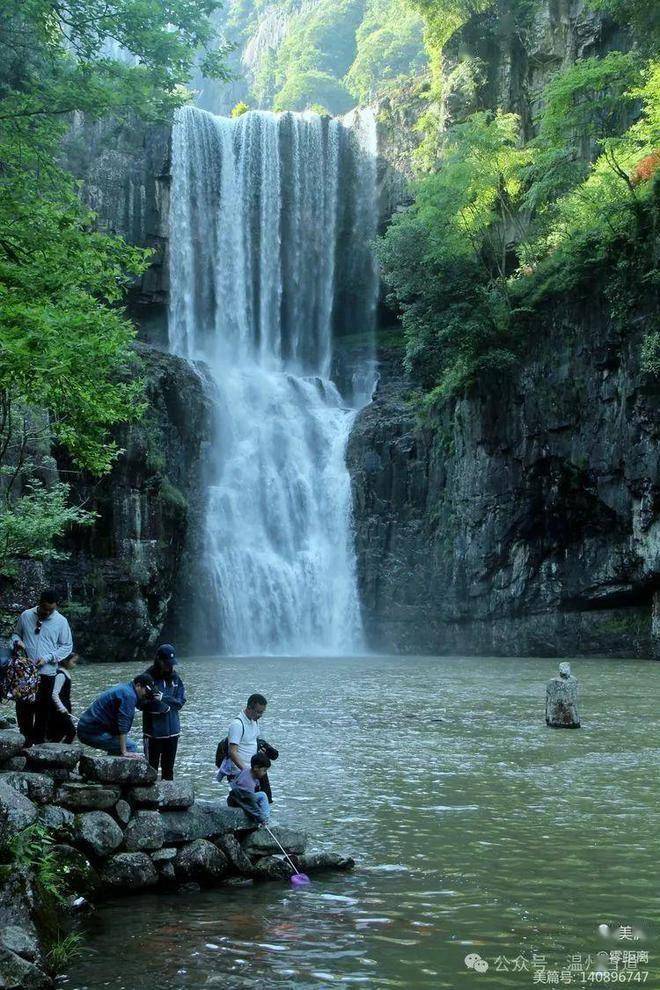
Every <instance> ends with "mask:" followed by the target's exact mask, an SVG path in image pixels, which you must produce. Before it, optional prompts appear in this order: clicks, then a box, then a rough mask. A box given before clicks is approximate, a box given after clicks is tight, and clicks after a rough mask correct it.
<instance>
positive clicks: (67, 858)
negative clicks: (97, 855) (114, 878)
mask: <svg viewBox="0 0 660 990" xmlns="http://www.w3.org/2000/svg"><path fill="white" fill-rule="evenodd" d="M51 852H52V854H53V856H54V857H55V861H56V862H57V867H58V872H59V873H60V874H61V875H62V876H63V877H64V879H65V884H66V890H67V893H68V894H70V895H81V896H83V897H94V896H95V895H96V894H97V893H98V891H99V888H100V883H101V881H100V879H99V875H98V873H97V872H96V870H95V869H94V867H93V866H92V864H91V863H90V861H89V860H88V859H87V857H86V856H85V854H84V853H82V852H81V851H80V850H79V849H75V848H74V847H73V846H71V845H68V844H67V843H56V844H55V845H53V846H51Z"/></svg>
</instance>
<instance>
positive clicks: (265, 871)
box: [252, 856, 294, 880]
mask: <svg viewBox="0 0 660 990" xmlns="http://www.w3.org/2000/svg"><path fill="white" fill-rule="evenodd" d="M293 873H294V871H293V869H292V867H291V866H290V865H289V863H288V862H287V861H286V860H285V859H284V858H283V857H281V856H280V857H279V858H278V857H277V856H261V857H259V859H257V860H255V862H254V863H253V865H252V876H253V877H254V879H255V880H288V879H289V878H290V877H291V876H293Z"/></svg>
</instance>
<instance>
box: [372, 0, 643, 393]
mask: <svg viewBox="0 0 660 990" xmlns="http://www.w3.org/2000/svg"><path fill="white" fill-rule="evenodd" d="M411 2H413V0H411ZM414 6H415V7H416V8H417V9H419V10H421V11H422V13H423V14H424V16H425V19H426V21H427V43H428V44H429V46H430V54H431V56H432V57H434V58H435V57H438V56H439V55H441V54H442V52H443V51H444V46H446V45H447V43H448V42H449V39H450V38H451V37H452V35H453V34H454V33H455V32H456V31H458V30H459V29H464V30H467V29H468V28H470V29H472V31H473V34H474V36H476V37H477V38H483V31H484V30H485V29H482V28H480V27H479V25H482V24H483V18H484V16H486V15H485V14H484V11H486V10H488V15H487V16H488V17H489V18H490V19H491V20H490V21H489V30H491V29H492V24H493V22H492V18H493V17H495V18H498V17H500V16H503V10H504V7H503V5H502V3H498V4H495V5H493V4H490V3H484V4H481V3H476V4H474V5H472V4H466V3H462V2H461V3H455V2H453V0H452V2H448V0H424V2H423V3H421V2H419V0H414ZM519 7H520V5H519V4H518V8H519ZM500 8H502V9H500ZM537 8H540V4H537V5H534V4H526V7H525V13H526V16H527V17H529V18H533V16H534V13H535V9H537ZM516 9H517V8H516ZM613 9H614V8H613ZM636 9H638V12H641V11H642V10H643V8H642V6H641V5H639V7H638V8H636ZM508 10H509V13H512V12H514V8H513V7H512V6H511V4H509V5H508ZM640 16H641V13H640ZM652 29H653V23H652V18H651V17H650V14H649V19H648V30H649V32H650V31H652ZM501 30H502V31H506V30H507V27H506V22H505V21H504V22H503V23H502V25H501ZM647 40H648V39H647ZM455 48H456V49H457V50H458V51H459V52H460V49H461V45H460V44H458V45H456V46H455ZM466 58H467V60H468V61H469V58H468V57H467V56H466ZM466 58H463V57H462V56H461V57H459V59H458V65H459V67H460V66H461V65H465V62H466ZM461 59H462V61H461ZM473 62H474V60H473ZM445 63H446V65H445ZM437 66H441V67H443V68H442V71H443V72H444V75H442V73H441V75H440V76H439V77H438V76H436V77H435V80H434V88H433V90H432V100H431V103H430V105H429V106H428V109H427V110H426V112H425V113H424V114H423V115H422V118H421V121H420V125H419V126H420V129H421V130H422V131H423V133H424V140H423V141H422V143H421V145H420V148H419V150H418V152H417V170H418V179H417V181H416V182H415V183H414V185H413V189H412V193H413V202H412V205H411V206H410V208H409V209H408V210H406V211H404V212H403V213H400V214H398V215H397V216H396V217H395V218H394V220H393V222H392V223H391V225H390V227H389V229H388V231H387V232H386V234H385V236H384V237H383V238H382V239H381V241H380V244H379V255H380V260H381V265H382V269H383V276H384V279H385V282H386V284H387V285H388V287H389V289H390V298H391V300H392V302H393V304H394V305H395V306H396V307H398V308H399V309H400V311H401V313H402V317H401V318H402V324H403V330H404V337H405V342H406V354H407V363H408V367H409V368H410V369H411V370H412V371H413V372H414V373H415V375H416V376H417V378H418V379H419V380H420V382H421V384H422V386H423V387H424V389H426V390H427V393H428V398H427V401H430V402H434V401H435V400H436V399H438V398H440V397H442V396H445V395H448V394H451V393H452V392H454V391H456V390H457V389H462V388H464V387H466V386H468V385H470V384H471V383H473V382H474V381H475V380H476V379H477V378H479V377H482V376H483V375H491V376H493V375H494V376H499V375H500V374H501V373H502V371H503V370H505V369H507V368H512V367H515V366H516V365H517V364H518V362H519V360H520V357H519V356H520V353H521V351H522V349H523V348H524V346H525V341H526V337H527V332H528V327H529V326H530V322H531V320H530V317H531V315H532V313H533V311H534V309H535V307H538V306H540V305H542V304H543V302H544V300H545V299H547V298H549V297H551V296H553V295H557V294H562V293H566V292H568V291H577V290H578V286H579V285H580V284H581V283H585V282H586V281H587V280H592V281H595V282H599V283H605V284H606V285H607V287H608V288H607V291H608V293H609V296H610V297H611V300H612V312H613V314H615V315H616V318H617V320H618V321H619V322H620V324H621V325H622V327H625V323H626V320H627V319H630V318H631V316H632V314H633V313H634V309H635V305H636V303H638V302H639V301H640V300H642V299H648V297H649V295H650V294H651V293H653V292H654V291H657V282H656V281H655V280H656V279H657V268H656V261H657V217H658V209H657V207H658V200H659V194H660V181H659V179H660V175H659V173H658V166H659V165H660V64H659V63H658V62H654V61H653V60H651V59H649V58H645V57H644V55H643V52H642V51H640V49H639V48H634V49H631V50H629V51H626V52H623V51H611V52H609V53H607V54H605V55H604V56H603V57H600V58H599V57H589V58H583V59H579V60H577V61H576V62H575V63H574V64H573V65H571V66H569V67H568V68H565V69H563V71H562V70H559V71H557V73H556V74H555V76H554V78H552V79H550V81H549V82H548V84H547V85H546V86H545V88H544V90H543V92H542V94H539V95H540V99H538V100H537V101H536V103H535V107H536V110H535V113H534V116H533V120H532V122H531V125H532V126H531V136H530V137H529V138H528V139H527V140H525V139H524V134H525V131H524V129H523V126H522V121H521V120H520V118H519V117H518V116H517V115H516V114H512V113H507V112H505V111H506V110H507V109H508V108H507V106H506V105H504V106H503V107H500V108H498V107H496V106H490V107H488V108H484V109H476V112H475V103H476V105H477V106H478V105H479V99H480V98H481V99H482V100H483V98H484V92H483V89H482V91H481V93H479V86H478V85H476V86H475V87H474V88H473V89H472V90H470V92H469V98H468V99H465V100H464V101H463V103H462V104H460V105H459V109H458V110H457V108H456V105H455V104H454V105H452V104H451V96H452V92H451V90H452V86H453V85H454V83H455V80H453V79H451V78H450V73H454V74H455V73H456V71H457V68H456V64H453V65H452V61H451V59H444V58H443V59H439V60H438V61H437ZM491 93H492V89H491ZM503 102H504V101H503ZM448 106H451V112H450V111H449V110H448ZM461 107H462V109H463V110H464V115H463V116H461V112H460V110H461ZM528 130H529V128H528ZM657 339H658V336H657V334H655V333H654V332H653V331H651V332H650V334H649V337H648V339H647V344H646V345H645V347H644V353H643V355H642V357H643V361H644V363H645V366H646V368H647V369H648V370H649V371H651V370H653V368H654V367H655V364H656V363H657V360H656V357H655V355H656V353H657V346H656V344H655V343H654V342H656V341H657Z"/></svg>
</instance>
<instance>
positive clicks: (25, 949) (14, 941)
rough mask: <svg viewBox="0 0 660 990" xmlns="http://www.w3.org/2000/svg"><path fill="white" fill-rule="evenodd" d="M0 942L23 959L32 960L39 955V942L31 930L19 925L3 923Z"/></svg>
mask: <svg viewBox="0 0 660 990" xmlns="http://www.w3.org/2000/svg"><path fill="white" fill-rule="evenodd" d="M0 944H1V945H2V946H3V948H5V949H9V951H10V952H15V953H16V955H17V956H22V958H23V959H29V960H30V962H34V960H35V959H37V958H38V956H39V943H38V941H37V939H36V937H35V935H34V933H33V932H30V931H26V929H25V928H21V926H20V925H5V927H4V928H3V929H2V931H1V932H0Z"/></svg>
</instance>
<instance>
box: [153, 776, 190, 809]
mask: <svg viewBox="0 0 660 990" xmlns="http://www.w3.org/2000/svg"><path fill="white" fill-rule="evenodd" d="M159 787H160V807H161V809H162V810H163V811H174V810H178V809H180V808H190V807H191V806H192V805H193V804H194V803H195V792H194V791H193V786H192V784H191V783H190V782H189V781H187V780H161V782H160V784H159Z"/></svg>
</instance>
